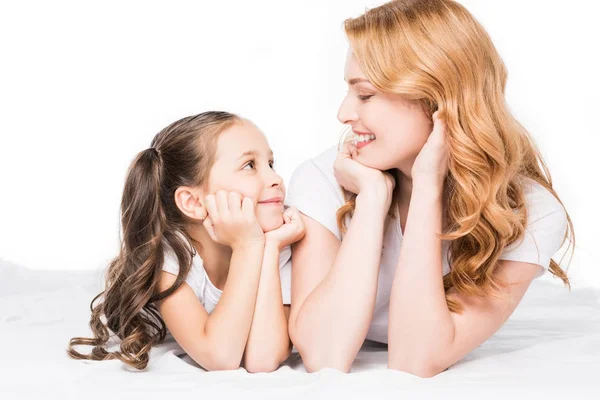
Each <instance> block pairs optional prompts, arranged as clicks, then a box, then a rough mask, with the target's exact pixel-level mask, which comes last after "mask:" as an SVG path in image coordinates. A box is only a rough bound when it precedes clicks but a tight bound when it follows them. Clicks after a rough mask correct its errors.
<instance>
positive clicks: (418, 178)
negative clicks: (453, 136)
mask: <svg viewBox="0 0 600 400" xmlns="http://www.w3.org/2000/svg"><path fill="white" fill-rule="evenodd" d="M447 173H448V148H447V145H446V123H445V122H444V121H443V120H442V119H440V117H439V114H438V112H437V111H436V112H435V113H434V114H433V130H432V132H431V134H430V135H429V138H428V139H427V142H426V143H425V145H424V146H423V148H422V149H421V151H420V152H419V155H418V156H417V158H416V159H415V163H414V164H413V167H412V170H411V175H412V180H413V186H414V183H420V182H424V184H426V185H434V186H435V187H436V188H438V189H441V188H442V186H443V184H444V179H445V178H446V174H447Z"/></svg>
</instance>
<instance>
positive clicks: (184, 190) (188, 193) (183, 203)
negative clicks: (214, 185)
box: [175, 186, 208, 221]
mask: <svg viewBox="0 0 600 400" xmlns="http://www.w3.org/2000/svg"><path fill="white" fill-rule="evenodd" d="M175 204H176V205H177V208H179V211H181V212H182V213H183V214H184V215H185V216H187V217H188V218H192V219H195V220H198V221H204V219H205V218H206V216H207V215H208V213H207V212H206V208H205V206H204V193H203V192H202V190H201V189H198V188H191V187H188V186H180V187H178V188H177V190H175Z"/></svg>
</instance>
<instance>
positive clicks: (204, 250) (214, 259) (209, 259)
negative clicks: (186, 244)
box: [188, 224, 231, 290]
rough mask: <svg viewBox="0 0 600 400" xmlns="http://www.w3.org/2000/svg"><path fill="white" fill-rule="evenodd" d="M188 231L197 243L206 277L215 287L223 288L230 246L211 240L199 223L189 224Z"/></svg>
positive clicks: (227, 268)
mask: <svg viewBox="0 0 600 400" xmlns="http://www.w3.org/2000/svg"><path fill="white" fill-rule="evenodd" d="M188 232H189V234H190V236H191V237H192V239H194V241H195V242H196V243H197V244H196V245H195V247H196V251H197V252H198V255H200V258H201V259H202V262H203V265H204V270H205V271H206V274H207V275H208V279H210V281H211V282H212V284H213V285H215V287H217V289H220V290H223V287H224V286H225V282H226V281H227V275H228V274H229V264H230V262H231V248H230V247H228V246H225V245H222V244H219V243H217V242H215V241H213V240H212V239H211V237H210V236H209V235H208V232H206V229H204V227H203V226H202V225H201V224H198V225H193V226H189V227H188ZM198 244H199V245H198Z"/></svg>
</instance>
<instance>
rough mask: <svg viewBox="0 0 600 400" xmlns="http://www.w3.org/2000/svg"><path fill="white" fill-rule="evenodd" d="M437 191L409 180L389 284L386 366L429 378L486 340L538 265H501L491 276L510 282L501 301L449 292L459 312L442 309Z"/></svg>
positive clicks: (439, 221)
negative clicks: (410, 185) (403, 225)
mask: <svg viewBox="0 0 600 400" xmlns="http://www.w3.org/2000/svg"><path fill="white" fill-rule="evenodd" d="M441 221H442V203H441V190H439V189H438V188H437V187H436V186H435V185H420V183H419V182H415V186H414V188H413V194H412V197H411V203H410V208H409V213H408V218H407V221H406V228H405V232H404V237H403V242H402V247H401V249H400V256H399V259H398V265H397V268H396V273H395V276H394V282H393V285H392V294H391V299H390V313H389V330H388V349H389V353H388V357H389V358H388V367H389V368H394V369H398V370H401V371H405V372H409V373H412V374H415V375H418V376H421V377H431V376H434V375H436V374H438V373H439V372H441V371H443V370H445V369H446V368H448V367H449V366H451V365H452V364H454V363H456V362H457V361H458V360H460V359H461V358H462V357H464V356H465V355H466V354H467V353H468V352H470V351H471V350H473V349H474V348H476V347H477V346H479V345H480V344H481V343H483V342H484V341H486V340H487V339H488V338H489V337H490V336H492V335H493V334H494V333H495V332H496V331H497V330H498V329H499V328H500V327H501V326H502V325H503V324H504V322H505V321H506V320H507V319H508V317H509V316H510V315H511V314H512V312H513V311H514V310H515V308H516V307H517V305H518V304H519V302H520V301H521V299H522V297H523V295H524V294H525V292H526V290H527V288H528V287H529V284H530V283H531V281H532V280H533V278H534V277H535V274H536V273H537V272H538V270H539V268H540V266H539V265H535V264H529V263H522V262H515V261H501V262H500V265H499V268H497V269H496V270H495V275H497V277H499V278H500V279H499V280H503V281H505V282H510V284H508V285H506V286H504V287H502V292H503V293H502V294H503V295H504V296H503V298H501V299H496V298H492V297H484V298H480V297H477V296H467V295H463V294H458V293H457V292H456V291H455V290H452V289H451V290H450V297H451V298H453V299H454V300H456V301H458V302H460V303H461V304H462V305H463V307H464V311H463V313H462V314H453V313H451V312H450V310H449V309H448V306H447V303H446V297H445V293H444V284H443V276H442V244H441V240H440V239H439V238H438V237H437V234H439V233H440V232H441V228H442V222H441Z"/></svg>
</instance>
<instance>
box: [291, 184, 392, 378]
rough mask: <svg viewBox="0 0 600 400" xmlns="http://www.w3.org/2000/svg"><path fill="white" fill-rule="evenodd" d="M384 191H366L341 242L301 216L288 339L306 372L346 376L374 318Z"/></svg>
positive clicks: (310, 220) (294, 263)
mask: <svg viewBox="0 0 600 400" xmlns="http://www.w3.org/2000/svg"><path fill="white" fill-rule="evenodd" d="M386 192H387V189H386V188H385V187H383V188H382V187H381V186H379V187H376V188H375V190H365V191H364V192H361V193H360V194H359V195H358V197H357V199H356V209H355V211H354V215H353V218H352V220H351V222H350V225H349V227H348V232H347V233H346V236H345V238H344V240H343V242H341V244H340V241H339V240H338V239H337V238H336V237H335V236H334V235H333V233H331V232H330V231H329V230H327V228H325V227H324V226H322V225H321V224H319V223H318V222H316V221H314V220H312V219H310V218H308V217H305V216H303V220H304V223H305V226H306V235H305V237H304V239H303V240H301V241H300V242H299V243H297V244H296V245H294V248H293V268H292V305H291V314H290V321H289V329H290V336H291V338H292V341H293V343H294V345H295V346H296V348H297V349H298V351H299V352H300V355H301V356H302V360H303V361H304V365H305V367H306V369H307V370H308V371H316V370H319V369H321V368H325V367H331V368H336V369H339V370H342V371H349V370H350V366H351V365H352V362H353V360H354V358H355V357H356V354H357V353H358V351H359V349H360V347H361V345H362V344H363V342H364V339H365V337H366V335H367V331H368V329H369V325H370V323H371V319H372V316H373V309H374V306H375V296H376V294H377V280H378V276H379V263H380V259H381V248H382V241H383V231H384V222H385V219H386V214H387V208H389V204H387V206H386V204H384V203H385V202H386V198H387V195H386Z"/></svg>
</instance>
